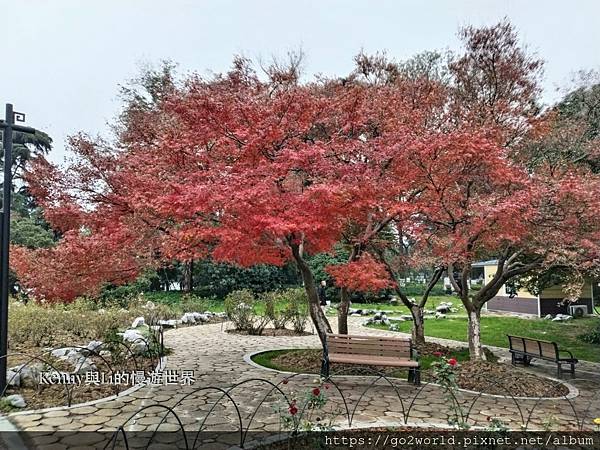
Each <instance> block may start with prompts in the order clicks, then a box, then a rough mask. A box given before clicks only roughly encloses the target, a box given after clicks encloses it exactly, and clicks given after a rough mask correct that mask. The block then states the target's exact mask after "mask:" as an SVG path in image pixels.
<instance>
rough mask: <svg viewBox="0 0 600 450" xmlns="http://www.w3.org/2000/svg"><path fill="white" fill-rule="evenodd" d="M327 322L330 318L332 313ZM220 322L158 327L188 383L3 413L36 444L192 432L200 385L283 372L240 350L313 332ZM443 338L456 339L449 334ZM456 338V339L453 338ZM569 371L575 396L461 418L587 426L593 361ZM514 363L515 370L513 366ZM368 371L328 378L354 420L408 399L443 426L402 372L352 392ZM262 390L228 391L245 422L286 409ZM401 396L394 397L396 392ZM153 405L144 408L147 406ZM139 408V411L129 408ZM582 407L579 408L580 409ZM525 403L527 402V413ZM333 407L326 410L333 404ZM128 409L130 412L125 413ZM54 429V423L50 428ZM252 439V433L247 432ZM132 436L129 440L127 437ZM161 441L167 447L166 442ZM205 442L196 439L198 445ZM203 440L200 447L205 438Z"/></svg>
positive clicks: (364, 422)
mask: <svg viewBox="0 0 600 450" xmlns="http://www.w3.org/2000/svg"><path fill="white" fill-rule="evenodd" d="M363 321H364V319H363V318H359V317H351V318H350V333H351V334H368V335H393V336H398V335H399V333H391V332H388V331H382V330H374V329H368V328H365V327H363V326H362V322H363ZM332 326H334V327H335V320H333V323H332ZM226 327H227V325H226V324H225V325H223V324H212V325H203V326H196V327H187V328H179V329H174V330H169V331H167V332H166V333H165V341H166V345H167V346H168V347H170V348H172V349H173V351H172V353H171V354H170V355H169V356H168V361H167V368H168V369H169V368H170V369H179V370H184V369H186V370H187V369H189V370H194V371H195V377H196V382H195V384H193V385H192V386H147V387H143V388H141V389H139V390H137V391H136V392H133V393H131V394H128V395H125V396H122V397H120V398H117V399H114V400H110V401H103V402H100V403H96V404H94V405H91V406H80V407H77V406H76V407H71V408H63V409H59V410H54V411H49V412H42V413H36V412H32V413H25V414H23V413H20V414H12V415H10V416H9V419H10V421H11V422H12V423H13V424H14V425H15V426H16V427H17V428H18V429H19V430H24V431H33V432H35V433H33V434H32V435H31V436H33V441H34V443H35V444H38V445H40V448H44V449H51V448H65V446H66V447H68V448H78V447H81V448H83V447H85V448H94V447H97V448H102V447H103V446H104V445H105V442H101V441H103V440H105V439H106V437H107V434H106V433H104V434H95V433H87V434H84V435H82V434H73V433H69V432H73V431H90V432H95V431H100V432H104V431H105V432H109V431H114V430H116V429H117V428H118V427H119V426H122V425H123V426H124V428H125V430H127V431H128V432H144V431H149V432H152V431H154V430H156V429H157V425H158V424H159V423H160V422H161V421H163V423H162V425H161V426H160V430H161V431H176V430H178V429H179V422H178V420H179V421H180V422H181V423H182V424H183V425H184V427H185V429H186V430H189V431H196V430H198V428H199V426H200V424H201V423H202V421H203V420H204V418H205V417H206V413H207V412H208V411H209V410H210V409H211V407H213V405H214V403H215V400H217V399H218V398H219V397H221V396H222V393H221V392H219V391H217V390H207V389H202V388H206V387H210V386H212V387H218V388H222V389H225V388H228V387H229V386H232V385H234V384H235V383H239V382H240V381H242V380H249V379H253V378H261V379H266V380H269V381H271V382H273V383H279V382H281V381H282V380H283V379H284V378H285V377H286V376H285V375H282V374H280V373H277V372H274V371H269V370H265V369H264V368H259V367H255V366H253V365H250V364H248V363H247V362H246V361H244V356H245V355H247V354H249V353H253V352H258V351H263V350H271V349H283V348H310V347H313V348H315V347H318V339H317V337H316V336H314V335H310V336H302V337H269V336H260V337H259V336H240V335H236V334H231V333H227V332H226V331H225V329H224V328H226ZM439 341H441V342H444V343H446V344H450V345H458V343H456V342H454V341H444V340H439ZM460 345H464V344H460ZM493 351H494V352H495V353H497V354H499V355H501V356H507V351H506V350H504V349H497V348H496V349H494V350H493ZM578 369H579V370H578V378H577V379H575V380H569V379H567V381H569V382H570V383H572V384H573V385H574V386H576V387H577V388H578V389H579V395H578V396H577V397H575V398H574V399H572V400H571V401H570V402H567V401H565V400H564V399H563V400H541V401H536V400H518V401H515V400H514V399H510V398H498V397H491V396H481V397H479V398H477V401H476V402H475V405H474V406H473V408H472V411H471V414H470V416H469V422H470V423H471V424H474V425H476V426H485V425H486V424H487V420H488V417H498V418H500V419H501V420H502V421H503V422H505V423H507V424H509V425H510V426H511V427H514V428H519V426H520V425H521V424H522V423H524V422H526V421H527V420H528V417H530V419H529V425H528V426H529V427H530V428H533V429H541V428H542V427H543V426H544V423H548V424H552V426H554V427H555V428H558V429H563V430H565V429H571V428H573V427H574V426H576V419H575V414H574V412H573V408H575V411H576V412H577V417H579V418H580V419H581V418H583V417H584V416H585V421H586V426H591V418H593V417H599V416H600V392H599V386H600V365H599V364H592V363H582V364H580V365H579V367H578ZM518 370H522V369H518ZM534 370H537V371H540V372H545V373H547V374H550V375H552V374H554V370H555V366H547V365H545V364H536V368H535V369H534ZM314 378H315V377H314V376H312V375H299V376H296V377H293V378H292V379H290V381H289V382H288V383H286V384H284V385H280V387H281V389H282V390H283V391H284V392H285V393H286V394H288V395H289V396H293V395H294V393H296V394H300V395H303V394H302V393H304V392H308V391H309V389H311V387H313V386H314V385H315V384H314V382H315V380H314ZM373 380H374V378H368V377H341V376H339V377H334V381H335V383H336V384H337V385H338V386H339V388H340V389H341V390H342V391H343V393H344V398H345V399H346V401H347V403H348V407H349V408H350V410H351V411H352V409H353V408H354V407H355V406H356V404H357V401H359V400H360V403H359V406H358V407H357V408H356V413H355V415H354V416H353V422H352V424H353V426H379V425H382V426H399V425H402V424H403V423H404V418H405V413H406V410H407V408H408V406H409V404H410V402H411V399H413V398H414V397H415V396H416V399H415V400H414V403H413V405H412V407H411V409H410V413H409V414H408V422H409V423H410V424H416V425H419V424H421V425H422V424H433V425H439V426H444V425H446V424H447V420H448V417H449V415H450V414H451V413H452V412H451V410H450V408H449V405H448V402H447V401H446V399H445V398H444V394H443V392H442V391H441V389H440V388H439V387H437V386H433V385H428V386H425V387H423V389H422V390H420V391H419V389H417V388H416V387H414V386H412V385H409V384H408V383H406V382H405V381H397V382H396V384H395V385H396V388H395V389H394V388H392V387H391V386H389V385H387V384H386V383H385V382H384V380H380V382H378V383H377V385H376V386H375V387H373V388H371V389H369V390H368V391H367V392H366V393H365V394H364V396H362V398H361V394H362V393H363V391H365V389H366V388H367V387H368V386H369V383H371V382H372V381H373ZM269 389H271V387H270V385H267V384H266V383H265V382H261V381H253V382H249V383H246V384H243V385H241V386H239V387H238V388H236V389H234V390H233V391H231V392H230V395H231V397H232V399H233V400H234V401H235V403H236V405H237V406H238V408H239V412H240V415H241V417H242V421H243V426H244V427H246V426H248V423H249V420H250V417H251V416H252V414H253V413H254V412H255V411H256V417H255V418H254V421H253V422H252V425H251V426H250V429H251V430H256V431H260V430H279V429H280V419H279V414H278V412H277V408H278V407H283V408H285V403H284V402H283V400H282V397H281V396H280V395H274V394H273V395H270V396H269V397H268V398H267V399H266V401H265V402H264V403H263V404H262V406H260V408H258V409H257V405H258V404H259V403H260V402H261V400H263V398H264V397H265V395H266V394H267V392H268V391H269ZM327 396H328V398H329V401H328V403H327V405H326V407H325V410H326V411H325V412H324V414H323V417H324V420H328V418H329V417H335V422H336V424H337V426H339V427H347V426H348V418H347V417H346V416H345V414H344V411H345V409H344V403H343V401H342V398H341V396H340V395H339V394H338V393H337V392H336V391H335V389H334V388H333V387H332V388H331V389H330V391H328V393H327ZM398 396H400V397H401V398H402V400H403V403H401V402H400V401H399V399H398ZM475 398H476V397H475V396H474V395H472V394H469V393H464V392H463V393H460V394H459V396H458V399H459V401H460V402H461V403H463V404H465V405H467V404H468V405H470V403H471V402H473V400H474V399H475ZM157 404H159V405H162V406H157V407H150V406H151V405H157ZM165 406H169V407H172V408H173V410H174V411H175V412H176V414H177V417H175V416H174V415H173V414H168V411H167V410H166V409H165ZM145 407H150V408H147V409H144V410H143V411H142V412H140V413H138V414H136V412H138V411H140V409H143V408H145ZM586 408H587V411H586ZM531 411H533V412H532V413H531ZM336 412H337V413H339V414H337V415H336V414H335V413H336ZM130 416H133V417H132V418H131V419H130V420H128V419H129V418H130ZM206 429H208V430H219V432H222V431H227V430H231V431H235V430H238V429H239V423H238V416H237V413H236V410H235V408H234V406H233V404H232V402H230V401H221V402H219V403H218V404H217V405H216V406H215V407H214V411H213V412H212V414H211V415H210V416H209V417H208V419H207V421H206ZM59 431H60V432H59ZM168 438H169V436H168V435H167V434H161V435H159V436H157V440H158V441H159V442H161V439H163V440H164V439H168ZM238 438H239V436H238V435H237V434H232V433H229V434H228V433H223V434H222V436H221V435H219V436H214V439H213V438H212V437H211V440H214V442H212V444H210V445H211V446H212V447H214V448H220V447H226V446H228V445H231V444H235V443H236V439H238ZM249 439H251V437H250V438H249ZM130 444H131V442H130ZM165 445H167V446H169V445H171V444H169V443H168V442H165ZM202 448H205V447H202ZM206 448H208V447H206Z"/></svg>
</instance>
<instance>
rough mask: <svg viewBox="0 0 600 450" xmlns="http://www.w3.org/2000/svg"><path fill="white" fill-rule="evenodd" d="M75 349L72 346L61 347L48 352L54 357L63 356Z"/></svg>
mask: <svg viewBox="0 0 600 450" xmlns="http://www.w3.org/2000/svg"><path fill="white" fill-rule="evenodd" d="M74 350H75V351H76V349H74V348H73V347H63V348H57V349H55V350H52V351H51V352H50V354H51V355H52V356H54V357H55V358H61V359H62V358H64V357H66V356H67V355H68V354H69V353H70V352H72V351H74Z"/></svg>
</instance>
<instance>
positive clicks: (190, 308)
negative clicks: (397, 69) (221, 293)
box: [179, 294, 210, 313]
mask: <svg viewBox="0 0 600 450" xmlns="http://www.w3.org/2000/svg"><path fill="white" fill-rule="evenodd" d="M179 306H180V307H181V311H182V312H184V313H187V312H204V311H206V310H207V309H208V308H209V306H210V301H209V300H208V299H206V298H204V297H200V296H198V295H194V294H184V295H183V296H182V297H181V302H180V303H179Z"/></svg>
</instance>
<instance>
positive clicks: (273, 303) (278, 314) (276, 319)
mask: <svg viewBox="0 0 600 450" xmlns="http://www.w3.org/2000/svg"><path fill="white" fill-rule="evenodd" d="M261 297H262V299H263V301H264V304H265V316H267V317H268V318H269V320H270V321H271V323H272V324H273V327H274V328H275V329H276V330H283V329H284V328H285V326H286V324H287V323H288V322H289V321H290V317H289V315H288V311H287V310H285V309H281V308H280V307H279V303H280V301H281V299H282V296H281V292H279V291H275V292H265V293H264V294H263V295H262V296H261Z"/></svg>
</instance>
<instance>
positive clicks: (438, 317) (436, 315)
mask: <svg viewBox="0 0 600 450" xmlns="http://www.w3.org/2000/svg"><path fill="white" fill-rule="evenodd" d="M435 318H436V319H445V318H446V314H441V313H439V312H437V313H435Z"/></svg>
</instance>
